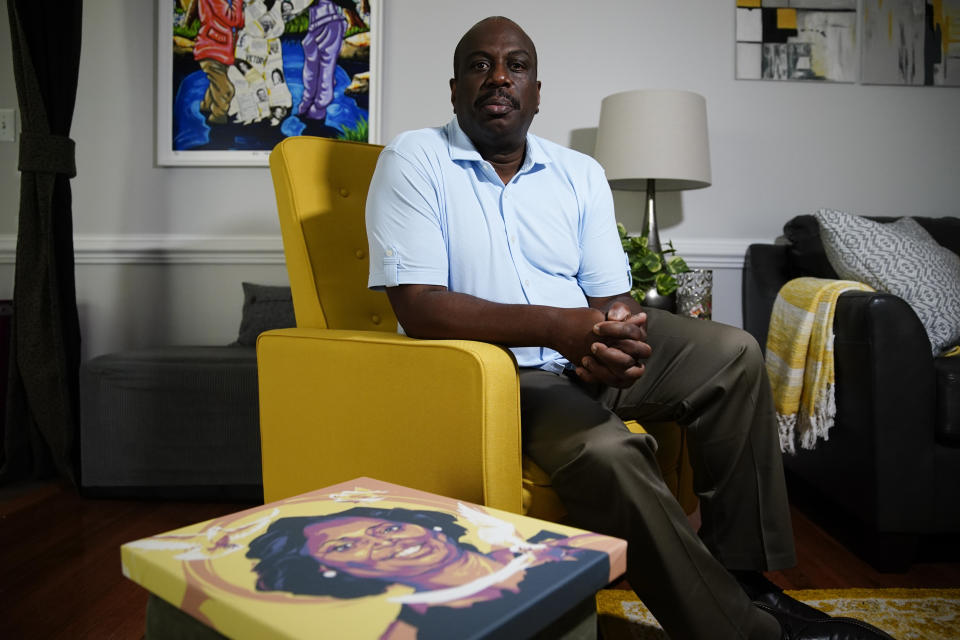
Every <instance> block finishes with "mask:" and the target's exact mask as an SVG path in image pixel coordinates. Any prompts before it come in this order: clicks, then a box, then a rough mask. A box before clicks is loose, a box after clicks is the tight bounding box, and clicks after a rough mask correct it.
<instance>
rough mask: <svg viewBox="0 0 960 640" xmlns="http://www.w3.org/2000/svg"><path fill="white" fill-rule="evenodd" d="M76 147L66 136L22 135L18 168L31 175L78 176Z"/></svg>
mask: <svg viewBox="0 0 960 640" xmlns="http://www.w3.org/2000/svg"><path fill="white" fill-rule="evenodd" d="M75 150H76V145H75V144H74V142H73V140H71V139H70V138H68V137H66V136H55V135H53V134H43V133H29V132H27V131H23V132H21V134H20V163H19V165H18V166H17V168H18V169H19V170H20V171H22V172H30V173H63V174H66V176H67V177H68V178H72V177H74V176H75V175H77V162H76V153H75Z"/></svg>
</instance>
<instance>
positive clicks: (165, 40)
mask: <svg viewBox="0 0 960 640" xmlns="http://www.w3.org/2000/svg"><path fill="white" fill-rule="evenodd" d="M223 1H224V2H228V3H229V2H230V0H223ZM198 2H200V0H157V94H156V97H157V99H156V104H157V109H156V161H157V165H159V166H267V164H268V156H269V154H270V151H271V149H272V148H273V147H274V146H275V145H276V143H277V142H279V141H280V140H282V139H283V138H285V137H289V136H290V135H320V136H323V137H344V136H347V137H349V139H354V140H361V141H366V142H371V143H378V142H379V140H380V86H381V78H380V73H381V71H380V70H381V68H382V63H381V62H382V46H381V45H382V39H381V34H382V14H383V12H382V6H381V2H382V0H357V1H356V2H355V5H356V6H357V9H358V10H357V11H356V12H354V14H353V15H347V14H346V12H345V11H344V10H343V9H341V8H339V7H337V6H336V5H338V4H340V3H335V2H331V1H330V0H276V1H275V2H274V3H271V6H270V10H269V11H268V12H267V13H270V14H271V15H266V14H260V17H259V18H257V19H254V20H251V19H250V17H251V16H254V17H255V16H257V14H258V12H259V11H260V10H262V9H264V8H266V2H265V1H264V0H252V1H251V0H246V1H244V0H232V2H233V3H235V4H236V5H239V6H240V7H241V8H242V10H243V13H244V21H243V26H242V27H241V28H239V29H238V28H233V29H232V30H231V33H232V35H233V38H234V40H233V49H234V54H235V55H234V63H233V64H231V65H226V64H224V63H223V62H221V61H217V64H218V65H219V66H215V67H214V71H213V72H214V73H216V74H219V77H220V78H221V81H222V80H223V79H227V82H230V87H231V88H232V96H233V97H232V99H231V100H230V113H228V114H227V115H223V114H222V113H221V115H219V117H218V118H217V120H222V119H223V118H224V117H225V118H226V122H217V121H214V122H211V118H212V117H214V116H215V115H216V114H213V113H212V112H208V113H206V114H204V113H201V112H200V106H201V104H202V103H203V98H204V97H205V96H206V87H209V85H210V82H209V78H210V77H211V76H210V75H209V74H207V73H205V72H204V70H203V69H202V68H201V64H200V61H198V60H195V59H194V55H193V50H192V46H191V45H192V44H194V43H195V42H196V41H197V40H196V39H194V40H192V41H191V40H190V39H189V37H182V36H181V37H178V38H177V39H176V40H175V38H174V22H175V15H176V16H177V18H178V19H180V21H181V23H183V22H187V20H185V19H183V16H188V17H193V18H194V19H195V20H198V17H197V15H196V14H197V11H198V10H197V9H196V8H194V5H195V3H198ZM281 2H283V3H284V5H285V7H287V8H289V7H293V9H292V10H293V11H296V13H295V14H292V15H293V16H294V18H293V19H294V20H295V19H299V20H300V25H301V26H302V25H303V24H307V25H309V24H310V20H309V12H310V11H311V7H314V6H315V7H316V11H318V12H325V13H330V12H331V10H333V11H335V12H336V14H337V15H336V16H334V17H333V19H337V20H339V21H340V23H341V25H342V28H341V27H336V28H334V29H332V31H333V33H332V34H330V33H327V34H320V35H319V36H317V37H315V38H313V41H314V42H320V41H321V39H322V38H324V37H326V38H328V41H330V40H333V39H335V38H336V37H337V31H338V30H339V31H340V33H341V39H342V41H343V42H347V41H350V42H349V43H348V44H344V45H343V46H342V48H341V49H340V53H339V54H338V56H337V61H336V69H335V70H334V72H333V73H334V76H335V81H334V83H333V86H334V89H333V92H332V93H333V100H332V102H330V104H329V105H327V106H325V107H322V108H321V112H322V110H323V109H325V110H326V116H325V117H324V118H323V119H322V120H321V119H319V117H317V115H316V113H314V112H313V111H312V110H313V109H315V108H316V104H317V103H316V101H315V102H314V103H312V104H311V107H310V109H311V111H308V112H307V113H304V114H300V113H298V109H299V107H300V103H301V100H302V96H303V94H304V93H305V90H304V85H306V84H308V82H307V80H305V79H304V78H303V76H302V75H301V76H300V77H299V78H298V77H297V75H298V74H297V73H294V71H297V72H299V73H300V74H302V72H303V67H304V66H307V65H306V62H305V60H306V59H307V56H308V54H307V53H305V52H303V44H302V42H303V40H301V39H298V38H299V37H300V36H299V35H297V34H290V33H285V32H281V35H280V36H279V37H276V38H273V39H268V38H267V37H266V36H268V35H269V34H270V33H271V31H265V30H264V28H263V26H262V25H263V24H266V25H268V26H270V25H271V24H272V25H276V22H275V20H274V21H273V22H272V23H271V17H274V18H275V17H276V16H279V15H280V14H279V7H280V6H281ZM321 3H322V4H321ZM364 8H369V13H366V12H365V11H363V9H364ZM298 9H299V10H298ZM190 11H193V12H194V13H193V14H189V12H190ZM287 15H290V14H287ZM328 17H329V16H328ZM358 18H359V19H360V20H361V21H362V23H363V24H365V25H366V26H367V27H368V30H367V31H366V34H367V35H366V36H364V32H362V31H361V32H360V33H359V34H354V33H351V24H352V25H354V26H353V30H357V29H361V27H359V26H358V25H356V20H357V19H358ZM283 20H284V30H285V31H286V30H287V22H292V20H288V19H287V17H286V16H284V18H283ZM317 22H319V20H314V23H317ZM193 24H194V25H195V24H196V22H194V23H193ZM295 26H297V25H291V28H292V27H295ZM201 28H202V25H201ZM278 28H279V27H277V26H274V27H273V31H272V33H276V31H277V29H278ZM303 28H306V29H308V27H303ZM310 35H311V37H313V36H314V35H315V34H310ZM358 35H359V36H360V37H359V38H356V37H353V36H358ZM305 36H306V34H304V37H305ZM351 38H353V39H352V40H351ZM365 39H366V42H367V43H368V44H367V45H366V46H367V51H368V54H367V56H366V60H367V66H366V69H365V71H366V78H364V77H363V73H364V64H363V60H364V56H363V54H362V49H363V46H364V45H363V43H364V40H365ZM274 41H276V42H274ZM266 42H269V43H270V44H269V51H270V53H269V54H267V55H266V56H260V57H259V58H258V56H257V55H255V54H252V53H250V51H254V50H255V51H257V53H259V49H258V47H260V48H262V47H264V46H265V45H264V43H266ZM353 43H358V46H354V45H353ZM238 45H240V46H238ZM248 45H249V46H248ZM228 48H229V47H228ZM275 49H276V50H277V51H279V55H275ZM298 49H299V52H300V53H299V56H298V55H297V50H298ZM357 51H359V52H361V53H360V54H359V55H355V56H354V57H352V58H350V59H347V58H345V57H344V56H345V54H346V53H349V52H354V53H355V52H357ZM241 53H242V55H244V56H247V57H249V58H250V60H252V61H253V64H251V63H249V62H247V61H246V60H243V59H241V57H240V56H239V55H236V54H241ZM321 57H322V56H321ZM317 58H318V56H316V55H314V56H312V57H311V60H313V61H314V64H317V63H316V60H317ZM258 63H259V64H258ZM278 64H279V67H278ZM230 67H233V69H232V70H231V68H230ZM345 67H349V68H350V70H351V71H355V70H358V69H359V70H360V71H359V72H356V73H353V74H352V75H351V71H348V70H347V69H345ZM278 68H280V69H282V71H281V72H280V73H279V75H278V74H277V69H278ZM241 70H245V71H246V74H244V73H242V72H241ZM271 71H272V72H273V76H274V81H275V86H276V87H278V90H270V91H269V96H268V97H267V98H266V100H264V99H263V98H262V97H261V98H260V99H259V100H257V99H255V98H251V96H263V87H262V86H260V85H255V84H253V83H252V82H251V83H246V79H249V78H254V77H256V78H264V79H265V78H266V77H267V76H268V75H269V72H271ZM285 72H286V73H285ZM258 74H259V75H258ZM314 76H316V74H314ZM230 78H233V79H235V82H232V81H230ZM345 78H346V79H348V81H349V82H348V85H349V86H345ZM364 80H366V94H365V99H364V93H363V91H362V89H363V84H364ZM262 84H263V83H261V85H262ZM311 84H313V86H317V85H318V83H316V82H313V83H311ZM281 85H282V86H281ZM221 86H222V85H221ZM254 87H257V91H256V93H254V91H253V89H254ZM238 88H239V89H238ZM284 88H286V89H287V91H286V93H287V95H288V96H289V99H287V100H286V102H285V103H284V99H285V97H284V95H283V89H284ZM351 89H359V91H358V92H355V93H353V94H352V96H353V97H351V95H349V94H348V91H349V90H351ZM228 91H229V90H228ZM318 92H322V89H321V90H319V91H314V95H316V94H317V93H318ZM225 95H230V94H229V93H227V92H224V93H222V94H221V100H220V101H219V104H220V105H221V106H220V108H219V110H220V111H221V112H222V111H223V105H224V104H225V103H226V101H225V100H223V99H222V98H223V96H225ZM251 99H253V100H254V104H255V106H257V110H256V111H254V107H251ZM215 102H216V101H214V102H211V103H210V104H214V103H215ZM364 103H365V104H364ZM264 105H267V106H268V107H269V108H268V109H265V108H264ZM284 105H285V106H284ZM364 106H365V107H366V108H364ZM284 108H286V109H287V111H286V112H285V113H284V112H283V111H282V109H284ZM244 117H245V118H246V120H244V119H243V118H244ZM361 120H365V123H364V122H361ZM344 122H346V123H348V124H346V125H345V124H343V123H344ZM349 123H352V124H354V125H356V126H355V127H353V128H351V127H350V126H348V125H349ZM364 127H365V128H366V136H365V137H366V139H365V140H363V135H362V134H363V130H364ZM204 135H206V142H204Z"/></svg>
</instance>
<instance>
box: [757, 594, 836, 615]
mask: <svg viewBox="0 0 960 640" xmlns="http://www.w3.org/2000/svg"><path fill="white" fill-rule="evenodd" d="M753 601H754V603H757V604H763V605H766V606H768V607H770V608H772V609H776V610H777V611H780V612H782V613H785V614H787V615H789V616H791V617H793V618H799V619H801V620H826V619H828V618H829V617H830V616H829V615H828V614H826V613H824V612H823V611H820V609H814V608H813V607H811V606H810V605H808V604H805V603H803V602H800V601H799V600H796V599H794V598H791V597H790V596H788V595H787V594H785V593H784V592H783V591H770V592H768V593H763V594H758V595H756V596H755V597H754V598H753Z"/></svg>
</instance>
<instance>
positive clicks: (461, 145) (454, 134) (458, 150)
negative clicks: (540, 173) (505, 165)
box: [444, 116, 550, 173]
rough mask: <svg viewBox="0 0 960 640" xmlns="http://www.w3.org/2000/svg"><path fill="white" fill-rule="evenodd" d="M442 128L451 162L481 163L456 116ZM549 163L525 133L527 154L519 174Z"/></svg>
mask: <svg viewBox="0 0 960 640" xmlns="http://www.w3.org/2000/svg"><path fill="white" fill-rule="evenodd" d="M444 128H445V129H446V132H447V145H448V146H449V148H450V159H451V160H467V161H470V162H483V158H482V157H481V156H480V152H479V151H477V148H476V147H474V146H473V142H471V141H470V138H468V137H467V134H465V133H464V132H463V129H461V128H460V123H459V122H457V117H456V116H454V117H453V119H452V120H450V122H448V123H447V126H446V127H444ZM549 163H550V157H549V156H548V155H547V153H546V152H545V151H544V150H543V147H541V146H540V143H539V141H537V139H536V137H535V136H534V135H533V134H531V133H530V132H527V153H526V156H524V159H523V165H522V166H521V167H520V171H519V173H523V172H526V171H530V170H531V169H533V168H534V167H535V166H536V165H538V164H541V165H543V164H549Z"/></svg>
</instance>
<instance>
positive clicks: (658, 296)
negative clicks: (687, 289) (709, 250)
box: [617, 222, 690, 311]
mask: <svg viewBox="0 0 960 640" xmlns="http://www.w3.org/2000/svg"><path fill="white" fill-rule="evenodd" d="M617 230H618V231H619V232H620V244H621V245H622V246H623V250H624V251H625V252H626V254H627V258H628V259H629V260H630V272H631V273H632V274H633V287H632V288H631V289H630V294H631V295H632V296H633V297H634V299H635V300H636V301H637V302H639V303H640V304H642V305H645V306H648V307H657V308H659V309H667V310H668V311H673V310H674V309H675V308H676V291H677V278H676V275H677V274H678V273H685V272H687V271H690V267H688V266H687V263H686V261H685V260H684V259H683V258H681V257H680V256H678V255H676V253H677V250H676V249H674V248H673V243H672V242H667V244H666V248H664V249H662V250H661V251H653V250H651V249H649V248H648V247H647V237H646V236H639V237H636V236H633V237H631V236H628V235H627V229H626V227H624V226H623V225H622V224H620V223H619V222H618V223H617Z"/></svg>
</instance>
